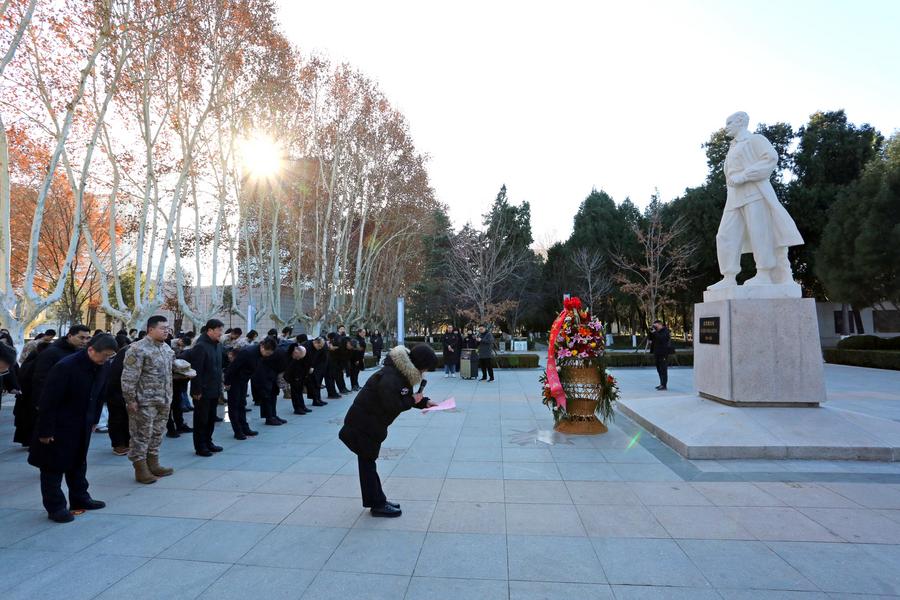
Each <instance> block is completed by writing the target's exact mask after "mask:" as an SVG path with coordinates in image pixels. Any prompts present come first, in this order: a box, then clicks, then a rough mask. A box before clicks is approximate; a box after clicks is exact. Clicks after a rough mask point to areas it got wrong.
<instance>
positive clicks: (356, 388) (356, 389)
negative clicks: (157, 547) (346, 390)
mask: <svg viewBox="0 0 900 600" xmlns="http://www.w3.org/2000/svg"><path fill="white" fill-rule="evenodd" d="M361 389H362V388H361V387H359V386H356V387H355V388H353V389H352V390H351V391H354V392H358V391H359V390H361Z"/></svg>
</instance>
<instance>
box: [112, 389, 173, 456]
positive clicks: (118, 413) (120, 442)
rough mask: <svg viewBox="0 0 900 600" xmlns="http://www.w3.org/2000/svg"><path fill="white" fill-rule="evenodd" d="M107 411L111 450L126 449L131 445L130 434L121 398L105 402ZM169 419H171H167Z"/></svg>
mask: <svg viewBox="0 0 900 600" xmlns="http://www.w3.org/2000/svg"><path fill="white" fill-rule="evenodd" d="M106 408H107V409H108V410H109V421H108V422H107V424H106V426H107V427H108V428H109V442H110V444H112V447H113V448H127V447H128V444H130V443H131V434H130V433H128V409H127V408H125V401H124V400H122V399H121V398H109V399H108V400H107V402H106ZM169 418H171V417H169Z"/></svg>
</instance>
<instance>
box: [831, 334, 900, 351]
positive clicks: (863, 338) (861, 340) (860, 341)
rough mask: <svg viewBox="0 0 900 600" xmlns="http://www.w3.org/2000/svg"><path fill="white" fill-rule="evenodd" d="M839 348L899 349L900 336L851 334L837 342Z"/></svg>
mask: <svg viewBox="0 0 900 600" xmlns="http://www.w3.org/2000/svg"><path fill="white" fill-rule="evenodd" d="M837 347H838V349H840V350H900V336H898V337H892V338H883V337H878V336H877V335H851V336H850V337H846V338H844V339H842V340H841V341H839V342H838V343H837Z"/></svg>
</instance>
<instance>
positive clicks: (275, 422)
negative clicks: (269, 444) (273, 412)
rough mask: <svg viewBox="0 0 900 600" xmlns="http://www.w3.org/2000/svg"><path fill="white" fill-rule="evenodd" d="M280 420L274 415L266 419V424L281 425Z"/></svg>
mask: <svg viewBox="0 0 900 600" xmlns="http://www.w3.org/2000/svg"><path fill="white" fill-rule="evenodd" d="M281 424H282V423H281V421H279V420H278V419H276V418H275V417H269V418H268V419H266V425H281Z"/></svg>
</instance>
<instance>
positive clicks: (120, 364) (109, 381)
mask: <svg viewBox="0 0 900 600" xmlns="http://www.w3.org/2000/svg"><path fill="white" fill-rule="evenodd" d="M127 352H128V347H127V346H122V347H121V348H119V351H118V352H116V355H115V356H114V357H113V358H112V360H111V361H109V363H107V364H108V366H107V375H106V382H105V385H104V391H103V396H101V397H102V398H106V402H107V404H114V405H122V404H124V402H125V399H124V398H123V397H122V371H124V370H125V354H126V353H127Z"/></svg>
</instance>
